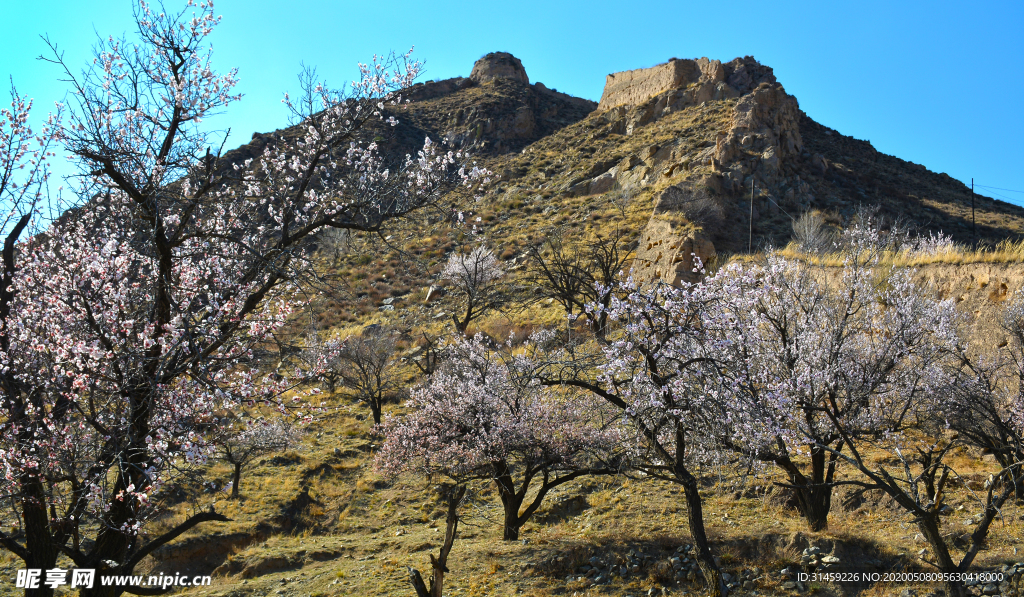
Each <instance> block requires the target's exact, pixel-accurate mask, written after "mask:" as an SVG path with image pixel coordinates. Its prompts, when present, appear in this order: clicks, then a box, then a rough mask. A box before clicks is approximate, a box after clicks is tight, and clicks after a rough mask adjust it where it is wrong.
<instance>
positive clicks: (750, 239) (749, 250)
mask: <svg viewBox="0 0 1024 597" xmlns="http://www.w3.org/2000/svg"><path fill="white" fill-rule="evenodd" d="M971 188H972V189H973V188H974V179H973V178H972V179H971ZM753 246H754V177H753V176H751V177H750V233H749V234H748V236H747V253H753V252H754V250H753Z"/></svg>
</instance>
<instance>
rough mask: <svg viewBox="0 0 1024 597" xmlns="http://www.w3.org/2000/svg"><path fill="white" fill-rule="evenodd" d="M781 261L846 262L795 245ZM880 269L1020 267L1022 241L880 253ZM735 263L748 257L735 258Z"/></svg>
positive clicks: (841, 257) (785, 251)
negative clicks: (1009, 265)
mask: <svg viewBox="0 0 1024 597" xmlns="http://www.w3.org/2000/svg"><path fill="white" fill-rule="evenodd" d="M779 254H780V255H782V256H784V257H791V258H795V259H801V260H803V261H807V262H809V263H813V264H816V265H823V266H826V267H841V266H842V265H843V263H844V262H845V260H846V258H847V257H846V255H844V254H842V253H838V252H836V253H826V254H823V255H817V254H809V253H805V252H803V251H801V250H800V249H799V248H798V247H797V246H796V245H795V244H792V243H791V244H789V245H787V246H786V247H785V248H784V249H781V250H780V251H779ZM878 257H879V265H881V266H882V267H922V266H926V265H970V264H976V263H1022V262H1024V240H1017V241H1014V240H1004V241H1002V242H1000V243H998V244H996V245H995V246H994V247H981V248H970V247H966V246H964V245H960V244H953V245H951V246H950V247H949V248H948V249H945V250H942V251H937V252H934V253H919V252H915V251H910V250H901V251H883V252H881V253H880V254H879V256H878ZM736 258H738V259H744V258H749V257H748V256H736Z"/></svg>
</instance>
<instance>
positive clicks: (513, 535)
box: [501, 499, 520, 541]
mask: <svg viewBox="0 0 1024 597" xmlns="http://www.w3.org/2000/svg"><path fill="white" fill-rule="evenodd" d="M504 506H505V529H504V531H503V533H502V536H501V538H502V539H503V540H505V541H518V540H519V527H520V525H519V503H518V500H515V499H512V500H509V501H508V502H506V503H505V504H504Z"/></svg>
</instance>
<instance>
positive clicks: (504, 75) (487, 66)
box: [469, 52, 530, 85]
mask: <svg viewBox="0 0 1024 597" xmlns="http://www.w3.org/2000/svg"><path fill="white" fill-rule="evenodd" d="M469 78H470V79H471V80H472V81H473V82H474V83H477V84H480V85H482V84H484V83H489V82H491V81H493V80H494V79H511V80H513V81H519V82H520V83H522V84H524V85H529V84H530V78H529V77H528V76H526V69H525V68H523V63H522V62H520V60H519V59H518V58H516V57H515V56H513V55H512V54H509V53H508V52H491V53H490V54H487V55H486V56H484V57H483V58H481V59H480V60H477V61H476V64H474V65H473V71H472V72H471V73H469Z"/></svg>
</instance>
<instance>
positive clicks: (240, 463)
mask: <svg viewBox="0 0 1024 597" xmlns="http://www.w3.org/2000/svg"><path fill="white" fill-rule="evenodd" d="M300 437H301V433H300V432H299V431H298V430H297V429H296V428H295V426H294V425H293V424H291V423H289V422H287V421H284V420H282V419H270V420H268V419H258V420H254V421H251V422H250V423H249V424H248V425H246V426H244V427H241V428H239V427H238V426H236V425H233V424H228V425H225V427H224V429H223V431H222V432H221V433H219V434H217V438H216V440H215V443H216V445H217V447H218V448H219V452H220V455H221V457H222V458H223V459H224V460H225V461H227V462H228V464H230V465H231V466H232V467H234V473H233V474H232V476H231V497H233V498H237V497H238V496H239V491H240V490H239V486H240V485H241V484H242V467H244V466H245V465H247V464H249V463H250V462H252V460H253V459H254V458H256V457H258V456H263V455H265V454H270V453H271V452H280V451H281V450H287V449H288V448H291V447H293V446H295V445H296V444H297V443H298V441H299V439H300Z"/></svg>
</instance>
